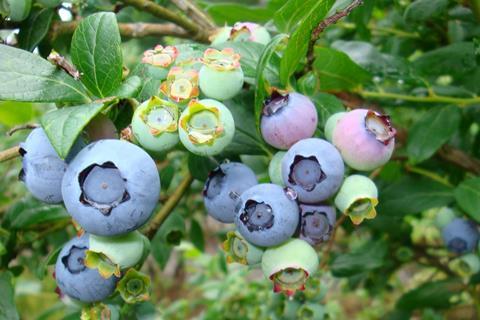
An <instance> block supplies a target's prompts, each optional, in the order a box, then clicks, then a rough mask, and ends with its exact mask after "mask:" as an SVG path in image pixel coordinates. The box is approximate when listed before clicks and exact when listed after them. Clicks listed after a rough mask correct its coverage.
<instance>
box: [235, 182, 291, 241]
mask: <svg viewBox="0 0 480 320" xmlns="http://www.w3.org/2000/svg"><path fill="white" fill-rule="evenodd" d="M295 198H296V195H295V192H294V191H293V190H290V189H288V190H284V189H283V188H282V187H280V186H278V185H276V184H271V183H264V184H258V185H256V186H253V187H251V188H250V189H248V190H246V191H244V192H243V193H242V195H241V196H240V200H239V201H238V203H237V213H236V215H235V225H236V226H237V230H238V232H240V234H241V235H242V236H243V237H244V238H245V239H246V240H247V241H248V242H250V243H252V244H254V245H257V246H260V247H271V246H276V245H279V244H281V243H283V242H285V241H287V240H288V239H289V238H290V237H291V236H292V235H293V234H294V233H295V231H296V229H297V226H298V222H299V208H298V205H297V203H296V201H295Z"/></svg>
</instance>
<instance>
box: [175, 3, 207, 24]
mask: <svg viewBox="0 0 480 320" xmlns="http://www.w3.org/2000/svg"><path fill="white" fill-rule="evenodd" d="M172 2H173V4H175V5H176V6H177V7H178V8H179V9H180V10H182V11H183V12H185V14H186V15H187V16H189V17H190V18H191V19H192V20H193V21H195V22H196V23H198V24H199V25H201V26H202V27H205V28H207V29H209V30H211V29H215V28H216V25H215V22H213V20H212V18H211V17H210V16H209V15H208V14H207V13H206V12H204V11H203V10H202V9H200V8H199V7H198V6H197V5H196V4H195V3H193V2H192V1H190V0H172Z"/></svg>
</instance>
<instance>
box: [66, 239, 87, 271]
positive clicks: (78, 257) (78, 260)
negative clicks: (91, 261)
mask: <svg viewBox="0 0 480 320" xmlns="http://www.w3.org/2000/svg"><path fill="white" fill-rule="evenodd" d="M85 250H87V247H77V246H72V247H71V248H70V251H69V252H68V254H67V255H65V256H64V257H62V263H63V265H64V266H65V268H67V269H68V271H69V272H70V273H72V274H78V273H80V272H82V271H83V270H85V269H86V268H87V267H86V266H85Z"/></svg>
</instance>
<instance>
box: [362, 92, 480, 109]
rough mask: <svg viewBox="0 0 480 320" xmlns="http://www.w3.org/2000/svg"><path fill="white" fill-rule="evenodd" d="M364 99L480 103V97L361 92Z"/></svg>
mask: <svg viewBox="0 0 480 320" xmlns="http://www.w3.org/2000/svg"><path fill="white" fill-rule="evenodd" d="M358 93H359V94H360V95H361V96H362V97H364V98H372V99H394V100H404V101H411V102H424V103H451V104H456V105H458V106H459V107H465V106H468V105H471V104H475V103H480V97H476V96H475V97H473V98H456V97H449V96H438V95H429V96H425V97H417V96H411V95H406V94H398V93H391V92H377V91H359V92H358Z"/></svg>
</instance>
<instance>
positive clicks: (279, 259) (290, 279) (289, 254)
mask: <svg viewBox="0 0 480 320" xmlns="http://www.w3.org/2000/svg"><path fill="white" fill-rule="evenodd" d="M318 264H319V261H318V255H317V253H316V252H315V250H314V249H313V248H312V246H311V245H309V244H308V243H307V242H306V241H304V240H300V239H290V240H289V241H288V242H286V243H284V244H282V245H280V246H277V247H272V248H268V249H267V250H266V251H265V252H264V253H263V256H262V271H263V274H264V275H265V277H267V278H268V279H270V280H272V282H273V291H274V292H283V293H285V294H286V295H287V296H292V295H294V294H295V292H296V291H297V290H301V291H302V290H304V289H305V282H306V281H307V279H308V277H310V276H311V275H312V274H313V273H315V271H317V269H318Z"/></svg>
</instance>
